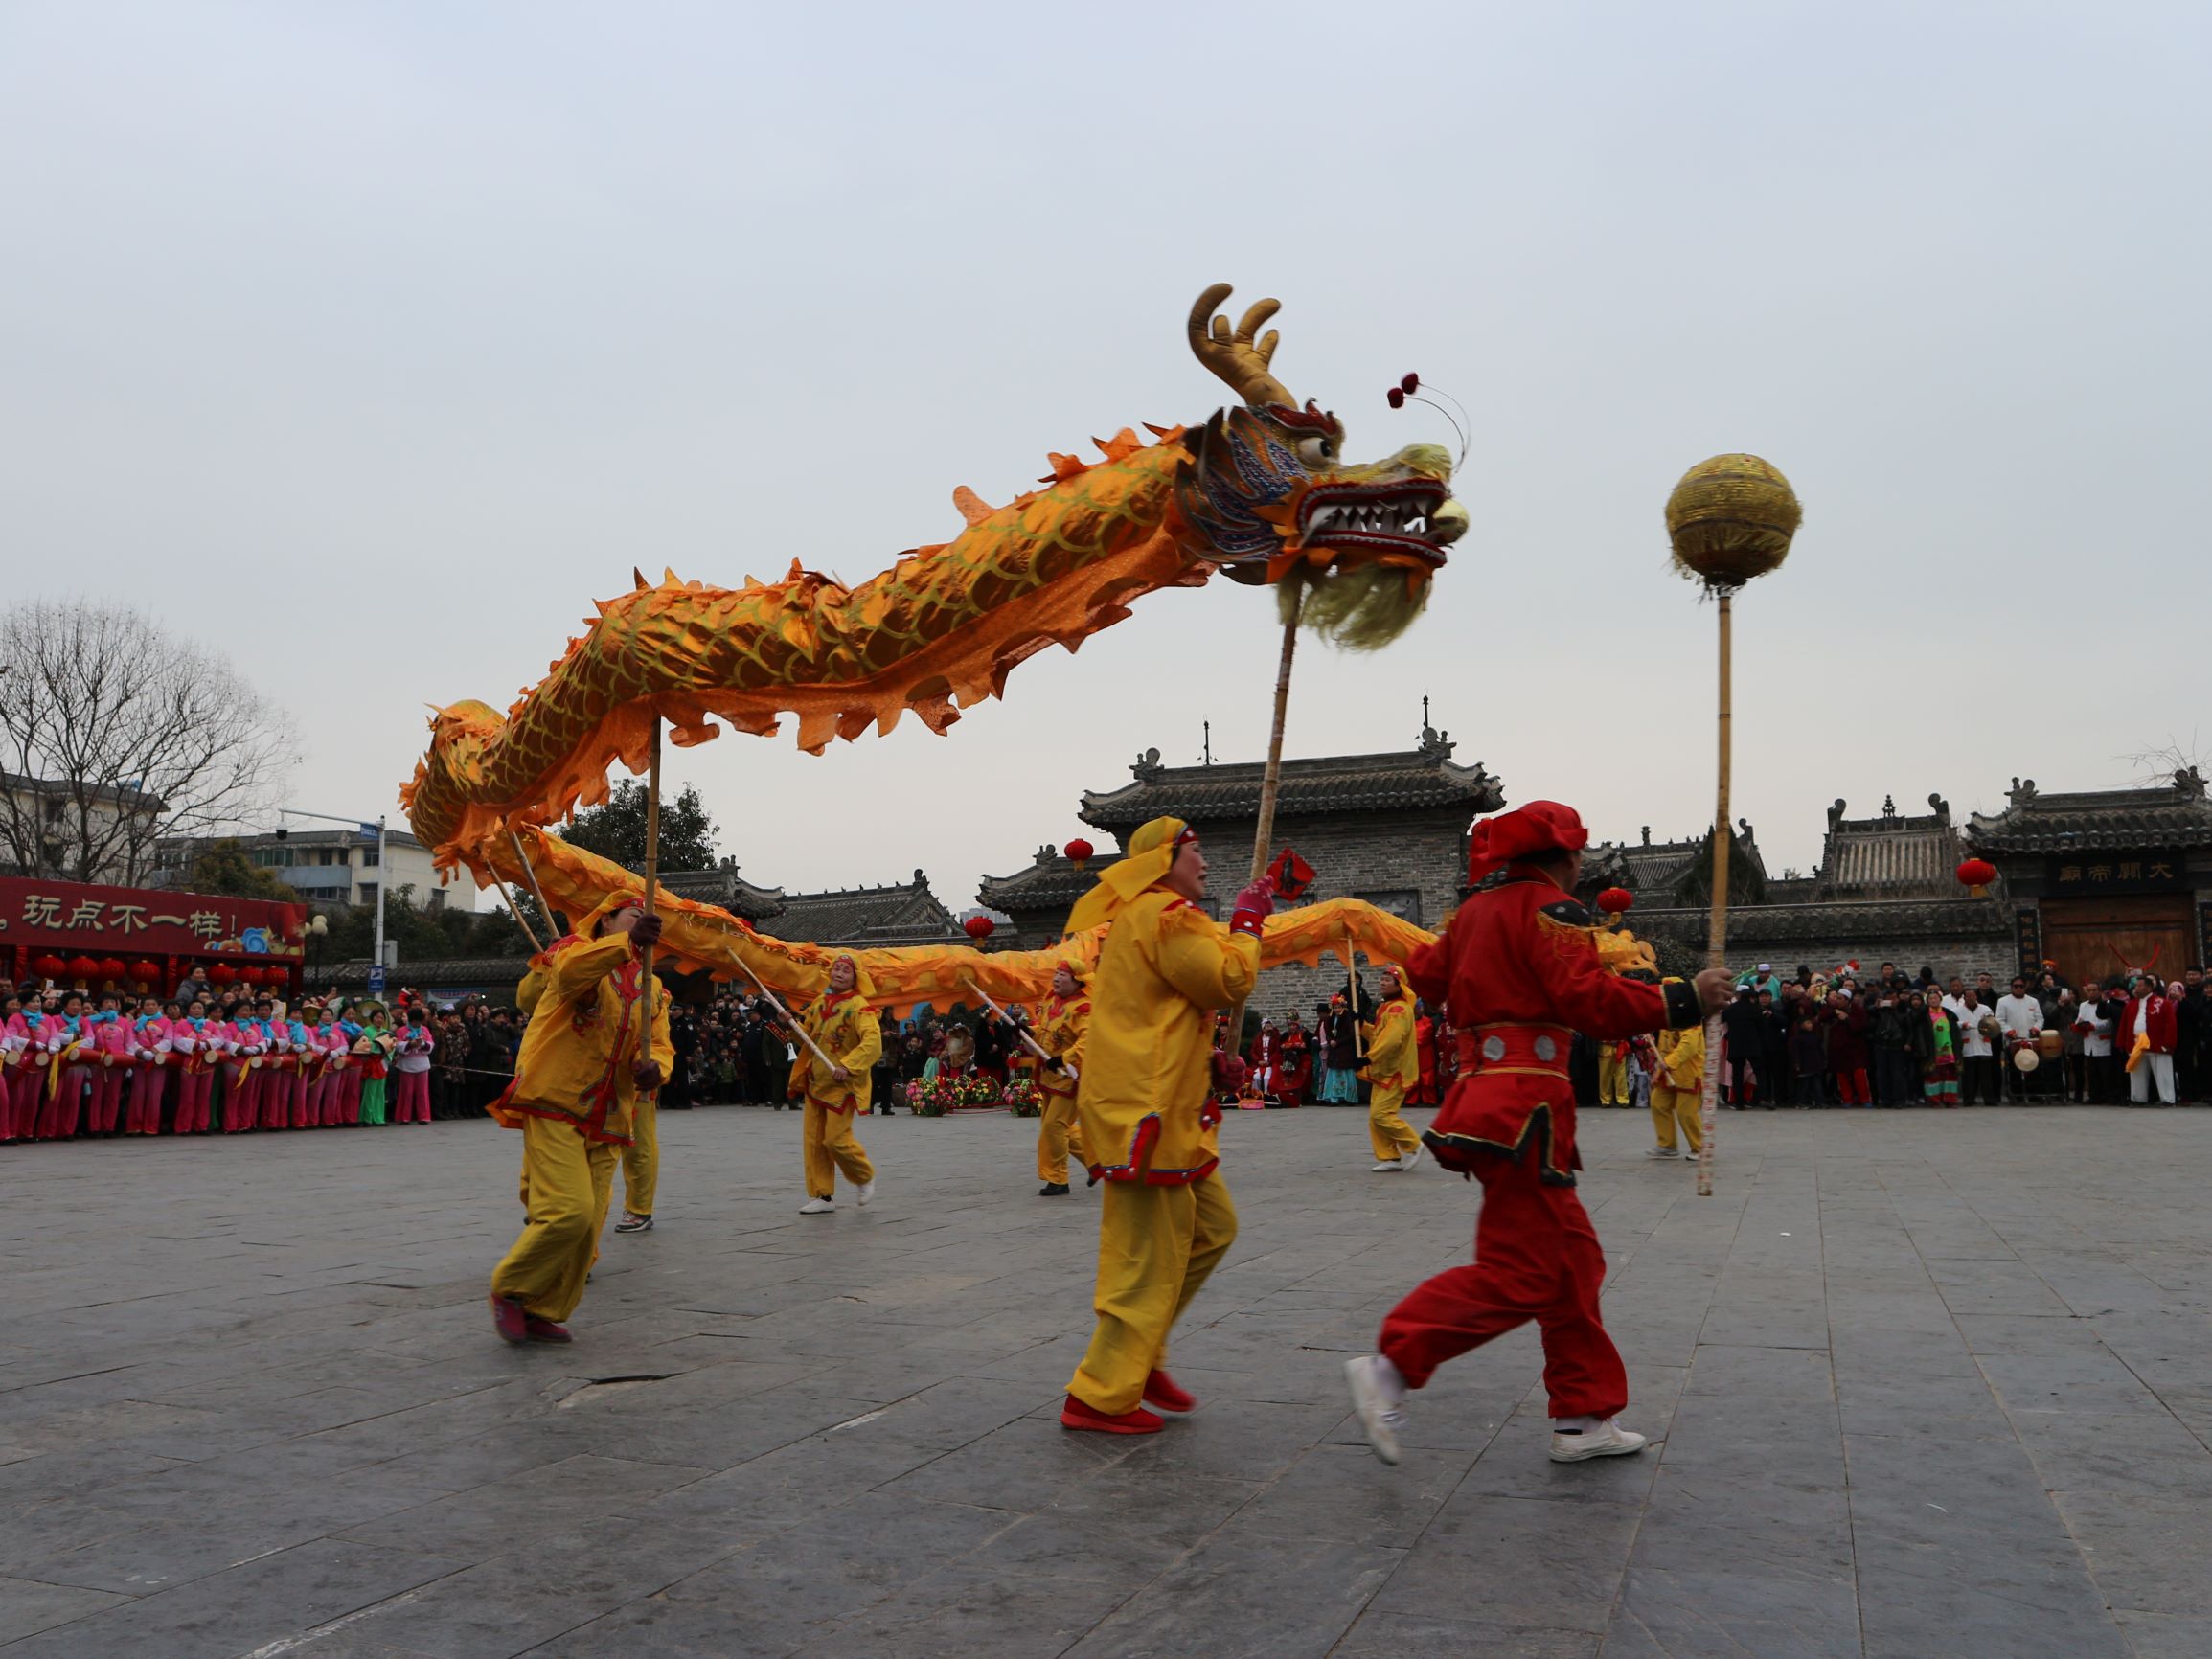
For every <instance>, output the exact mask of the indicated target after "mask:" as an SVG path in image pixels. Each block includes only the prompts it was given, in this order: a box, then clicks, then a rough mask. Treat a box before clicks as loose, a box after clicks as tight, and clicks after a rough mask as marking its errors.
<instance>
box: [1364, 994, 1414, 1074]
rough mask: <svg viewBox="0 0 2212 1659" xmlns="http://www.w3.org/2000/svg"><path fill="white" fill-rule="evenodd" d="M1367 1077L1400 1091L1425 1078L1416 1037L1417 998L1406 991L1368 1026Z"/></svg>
mask: <svg viewBox="0 0 2212 1659" xmlns="http://www.w3.org/2000/svg"><path fill="white" fill-rule="evenodd" d="M1367 1076H1368V1079H1370V1080H1371V1081H1372V1082H1373V1083H1374V1084H1375V1086H1376V1087H1377V1088H1379V1089H1396V1090H1397V1091H1398V1092H1399V1093H1400V1094H1404V1093H1406V1092H1407V1091H1408V1090H1410V1089H1411V1088H1412V1087H1413V1085H1414V1084H1416V1083H1418V1082H1419V1081H1421V1053H1420V1050H1419V1049H1418V1048H1417V1047H1416V1046H1415V1044H1414V1040H1413V999H1412V998H1411V997H1410V996H1407V995H1406V994H1405V993H1404V992H1403V991H1400V992H1399V993H1398V994H1397V995H1396V996H1394V997H1392V998H1391V999H1390V1000H1389V1001H1388V1002H1386V1003H1383V1004H1382V1005H1381V1006H1380V1007H1379V1008H1378V1009H1376V1011H1375V1019H1374V1022H1373V1023H1372V1024H1370V1025H1369V1026H1368V1027H1367Z"/></svg>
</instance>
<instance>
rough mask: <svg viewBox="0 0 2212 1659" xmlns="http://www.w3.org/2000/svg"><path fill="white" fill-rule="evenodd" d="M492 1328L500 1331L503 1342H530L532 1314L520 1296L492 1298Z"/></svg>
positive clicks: (500, 1338)
mask: <svg viewBox="0 0 2212 1659" xmlns="http://www.w3.org/2000/svg"><path fill="white" fill-rule="evenodd" d="M491 1329H494V1330H496V1331H498V1332H499V1340H500V1341H502V1342H528V1341H529V1340H530V1314H529V1313H528V1311H527V1310H525V1309H524V1307H523V1306H522V1298H521V1297H519V1296H494V1297H493V1298H492V1299H491Z"/></svg>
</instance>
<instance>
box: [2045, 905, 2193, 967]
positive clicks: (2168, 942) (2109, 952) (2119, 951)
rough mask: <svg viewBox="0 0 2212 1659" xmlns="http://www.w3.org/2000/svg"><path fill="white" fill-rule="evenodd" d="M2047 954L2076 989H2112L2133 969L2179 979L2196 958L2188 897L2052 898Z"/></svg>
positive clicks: (2048, 907)
mask: <svg viewBox="0 0 2212 1659" xmlns="http://www.w3.org/2000/svg"><path fill="white" fill-rule="evenodd" d="M2041 909H2042V922H2043V954H2044V955H2045V956H2047V957H2049V958H2050V959H2051V960H2052V961H2054V962H2056V963H2057V964H2058V965H2059V971H2060V972H2061V973H2063V974H2064V975H2065V976H2066V978H2067V979H2068V980H2070V981H2071V982H2072V983H2074V984H2075V985H2080V984H2082V983H2083V982H2084V981H2087V980H2092V979H2093V980H2095V981H2097V982H2098V983H2099V984H2100V985H2109V984H2110V983H2111V981H2112V978H2113V976H2114V975H2115V974H2122V973H2125V972H2127V971H2128V969H2129V968H2131V967H2134V968H2141V969H2143V970H2145V971H2146V972H2150V973H2155V974H2156V975H2157V976H2158V978H2159V980H2160V981H2161V982H2164V981H2167V980H2175V979H2179V978H2180V977H2181V970H2182V969H2183V968H2184V967H2186V966H2189V964H2190V963H2192V962H2194V961H2196V960H2197V959H2196V957H2195V956H2194V955H2193V954H2192V953H2191V951H2190V935H2191V927H2190V923H2191V921H2192V920H2194V919H2193V918H2192V916H2191V914H2190V909H2189V898H2188V895H2186V894H2171V895H2169V894H2162V893H2160V894H2146V895H2141V896H2137V897H2130V898H2121V897H2114V898H2046V899H2044V900H2043V902H2042V906H2041Z"/></svg>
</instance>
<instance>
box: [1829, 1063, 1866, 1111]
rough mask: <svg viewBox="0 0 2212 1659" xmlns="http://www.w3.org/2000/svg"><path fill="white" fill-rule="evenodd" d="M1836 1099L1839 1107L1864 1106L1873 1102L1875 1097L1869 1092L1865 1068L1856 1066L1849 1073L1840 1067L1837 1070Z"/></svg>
mask: <svg viewBox="0 0 2212 1659" xmlns="http://www.w3.org/2000/svg"><path fill="white" fill-rule="evenodd" d="M1873 1099H1874V1097H1873V1096H1872V1095H1871V1094H1869V1093H1868V1092H1867V1088H1866V1068H1865V1067H1864V1066H1854V1067H1853V1068H1852V1069H1851V1070H1849V1071H1845V1070H1844V1069H1843V1068H1842V1067H1840V1066H1838V1067H1837V1068H1836V1103H1837V1104H1838V1105H1845V1106H1863V1105H1867V1104H1870V1103H1871V1102H1872V1101H1873Z"/></svg>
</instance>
